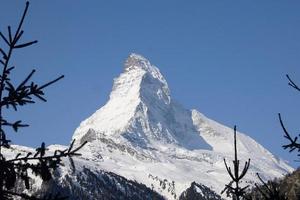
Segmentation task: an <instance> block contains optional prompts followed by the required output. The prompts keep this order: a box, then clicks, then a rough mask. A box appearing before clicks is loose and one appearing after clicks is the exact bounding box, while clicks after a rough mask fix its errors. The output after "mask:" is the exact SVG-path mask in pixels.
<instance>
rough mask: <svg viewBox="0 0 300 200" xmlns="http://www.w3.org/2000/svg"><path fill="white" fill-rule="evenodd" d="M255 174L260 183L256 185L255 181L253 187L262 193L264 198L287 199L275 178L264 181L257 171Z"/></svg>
mask: <svg viewBox="0 0 300 200" xmlns="http://www.w3.org/2000/svg"><path fill="white" fill-rule="evenodd" d="M256 175H257V177H258V179H259V180H260V182H261V183H262V184H261V185H258V184H257V183H255V187H256V189H257V191H258V192H259V193H260V194H261V195H262V197H263V199H264V200H287V199H288V198H287V196H286V195H285V193H283V192H282V191H281V190H280V184H279V183H278V182H276V181H275V180H273V181H268V182H265V181H264V180H263V179H262V178H261V177H260V175H259V174H258V173H257V174H256Z"/></svg>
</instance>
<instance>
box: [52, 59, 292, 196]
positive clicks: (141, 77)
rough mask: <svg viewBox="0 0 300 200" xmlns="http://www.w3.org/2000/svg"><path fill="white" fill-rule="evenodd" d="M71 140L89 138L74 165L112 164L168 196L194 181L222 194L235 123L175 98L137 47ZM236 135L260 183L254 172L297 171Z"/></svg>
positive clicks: (253, 179) (253, 178)
mask: <svg viewBox="0 0 300 200" xmlns="http://www.w3.org/2000/svg"><path fill="white" fill-rule="evenodd" d="M72 139H76V141H77V144H76V145H78V144H80V143H82V142H83V141H88V142H89V143H88V144H87V145H86V146H84V148H83V149H81V150H80V153H82V156H81V157H80V158H76V159H74V161H75V163H76V168H77V170H80V169H81V168H82V167H83V166H88V167H89V168H90V169H92V170H95V171H97V170H106V171H111V172H114V173H116V174H119V175H121V176H124V177H125V178H127V179H130V180H136V181H137V182H140V183H144V184H146V185H147V186H148V187H149V188H153V189H154V190H155V191H157V192H159V193H160V194H162V195H164V196H165V197H166V198H167V199H176V198H177V197H179V195H180V194H181V193H182V192H183V191H184V190H185V189H186V188H188V187H189V186H190V185H191V183H192V182H193V181H195V182H197V183H201V184H203V185H205V186H207V187H210V188H212V189H213V190H215V192H216V193H218V194H219V193H220V192H221V190H223V188H224V185H225V184H228V183H229V181H230V177H229V175H228V174H227V172H226V169H225V166H224V163H223V159H224V158H226V160H227V162H228V163H229V164H230V165H231V164H232V162H231V161H232V159H233V130H232V129H231V128H229V127H226V126H224V125H222V124H219V123H218V122H215V121H213V120H211V119H209V118H207V117H206V116H205V115H203V114H201V113H200V112H198V111H196V110H188V109H186V108H184V107H183V106H182V105H180V104H179V103H177V102H176V101H174V100H173V99H172V98H171V96H170V90H169V87H168V84H167V81H166V80H165V78H164V77H163V75H162V74H161V73H160V71H159V69H158V68H157V67H155V66H153V65H152V64H151V63H150V62H149V61H148V60H147V59H146V58H144V57H143V56H140V55H138V54H131V55H130V56H129V57H128V59H127V60H126V62H125V67H124V72H123V73H121V74H120V76H119V77H118V78H116V79H114V83H113V88H112V92H111V94H110V98H109V100H108V102H107V103H106V104H105V105H104V106H103V107H102V108H100V109H99V110H97V111H96V112H95V113H94V114H92V116H91V117H89V118H88V119H86V120H84V121H83V122H82V123H81V124H80V126H79V127H78V128H77V129H76V130H75V133H74V135H73V138H72ZM237 140H238V141H237V145H238V150H239V158H241V161H242V162H243V161H246V160H247V159H248V158H250V159H251V164H250V169H249V172H248V174H247V175H246V176H245V181H247V182H251V183H254V182H258V179H257V177H256V175H255V174H256V173H260V174H261V175H262V177H265V179H271V178H274V177H281V176H282V175H283V174H286V173H288V172H291V171H292V170H293V168H292V167H290V166H289V165H287V164H286V163H285V162H284V161H283V160H281V159H278V158H276V157H275V156H274V155H272V154H271V153H270V152H269V151H268V150H266V149H265V148H264V147H263V146H261V145H260V144H258V143H257V142H256V141H255V140H253V139H252V138H250V137H249V136H247V135H245V134H243V133H238V134H237ZM63 147H64V146H59V145H52V146H50V147H48V148H49V149H50V150H54V149H56V148H63ZM66 162H67V161H66ZM241 165H243V164H241ZM67 166H68V164H66V168H65V169H63V170H62V171H63V172H64V173H69V171H68V170H67ZM77 166H78V167H77ZM175 194H176V196H175Z"/></svg>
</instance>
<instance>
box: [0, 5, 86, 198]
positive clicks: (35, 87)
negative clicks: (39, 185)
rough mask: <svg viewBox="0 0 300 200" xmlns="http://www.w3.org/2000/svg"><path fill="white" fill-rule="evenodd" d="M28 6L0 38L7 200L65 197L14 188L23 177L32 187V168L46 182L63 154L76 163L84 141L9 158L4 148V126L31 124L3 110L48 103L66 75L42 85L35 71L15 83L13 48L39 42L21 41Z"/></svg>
mask: <svg viewBox="0 0 300 200" xmlns="http://www.w3.org/2000/svg"><path fill="white" fill-rule="evenodd" d="M28 7H29V2H26V6H25V10H24V12H23V15H22V17H21V20H20V22H19V24H18V26H17V29H16V31H15V33H14V34H13V32H12V28H11V27H10V26H8V28H7V29H8V33H7V34H6V36H5V34H3V33H2V32H0V37H1V38H2V39H3V41H4V43H5V44H6V45H7V51H5V50H4V48H0V54H2V58H1V59H0V65H2V73H1V74H0V199H1V200H8V199H15V198H16V197H18V198H21V199H30V200H37V199H48V200H50V199H66V197H62V196H60V195H59V194H53V195H48V196H46V197H42V198H38V197H32V196H30V195H28V194H25V193H18V192H15V191H13V190H12V189H13V188H14V187H15V186H16V184H17V180H21V182H22V183H24V185H25V188H26V189H30V184H29V179H30V177H29V176H28V172H29V171H31V172H32V173H33V174H35V175H36V176H39V177H41V178H42V180H43V181H48V180H50V179H51V178H52V175H51V172H52V170H55V169H56V168H57V167H59V165H60V164H61V159H62V157H69V158H70V160H71V162H72V163H73V161H72V157H73V156H78V155H80V154H79V153H77V151H78V150H79V149H80V148H81V147H82V146H83V145H84V144H85V143H83V144H82V145H80V146H79V147H77V148H75V147H74V146H73V144H74V141H73V142H72V143H71V145H70V146H69V148H67V149H65V150H63V151H61V150H56V151H55V152H54V153H53V154H51V155H49V154H47V153H46V151H47V149H46V147H45V143H42V144H41V146H40V147H39V148H37V149H36V153H28V154H27V155H21V154H20V153H19V154H17V155H16V156H15V157H14V158H12V159H7V158H6V157H5V155H4V154H3V151H2V148H11V147H10V142H11V141H10V140H9V139H7V134H6V131H5V130H4V127H11V128H12V129H13V130H14V131H15V132H17V131H18V130H19V128H23V127H27V126H28V125H27V124H24V123H22V121H21V120H17V121H14V122H11V121H10V120H8V119H7V118H6V117H5V116H4V115H3V110H4V109H14V110H15V111H17V110H18V108H19V107H22V106H24V105H28V104H33V103H35V101H36V100H35V99H34V97H35V98H37V99H39V100H41V101H44V102H45V101H46V99H45V97H44V89H45V88H46V87H48V86H50V85H52V84H53V83H55V82H57V81H58V80H60V79H62V78H63V77H64V76H60V77H58V78H56V79H54V80H53V81H50V82H48V83H45V84H42V85H39V84H36V83H35V82H33V81H31V78H32V76H33V74H34V73H35V70H32V71H31V72H30V73H29V74H28V75H27V76H26V77H25V79H24V80H23V81H22V82H21V83H20V84H14V83H13V82H12V80H11V73H12V71H13V70H14V69H15V67H14V66H12V65H11V63H10V61H11V57H12V55H13V52H14V50H19V49H22V48H25V47H28V46H31V45H33V44H35V43H37V41H36V40H35V41H31V42H25V43H20V40H21V38H22V36H23V33H24V31H23V30H22V25H23V22H24V20H25V17H26V14H27V11H28Z"/></svg>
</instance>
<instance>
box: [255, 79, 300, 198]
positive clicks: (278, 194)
mask: <svg viewBox="0 0 300 200" xmlns="http://www.w3.org/2000/svg"><path fill="white" fill-rule="evenodd" d="M286 77H287V79H288V81H289V82H288V85H289V86H291V87H292V88H294V89H295V90H297V91H300V87H299V86H298V85H297V84H296V83H295V82H294V81H293V80H292V79H291V78H290V77H289V75H288V74H287V75H286ZM278 118H279V122H280V126H281V128H282V130H283V132H284V137H285V138H286V139H287V140H288V142H289V143H288V144H285V145H282V147H283V148H284V149H288V150H289V152H293V151H295V150H296V151H298V152H300V143H299V142H298V137H297V136H296V137H294V138H293V137H292V136H291V134H290V133H289V132H288V130H287V129H286V127H285V125H284V123H283V120H282V117H281V114H280V113H278ZM299 136H300V135H299ZM298 156H300V153H299V154H298ZM257 176H258V179H259V180H260V182H261V183H262V184H261V185H258V184H255V186H256V190H257V191H258V192H259V193H260V194H261V196H262V198H263V199H265V200H286V199H288V197H287V195H286V192H284V191H282V190H283V189H282V188H283V184H282V183H281V184H279V183H277V182H276V181H274V180H273V181H268V182H267V183H266V182H264V181H263V180H262V178H261V177H260V176H259V174H257Z"/></svg>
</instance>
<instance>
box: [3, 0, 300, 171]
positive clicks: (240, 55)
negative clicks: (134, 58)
mask: <svg viewBox="0 0 300 200" xmlns="http://www.w3.org/2000/svg"><path fill="white" fill-rule="evenodd" d="M30 2H31V6H30V11H29V15H28V18H27V21H26V22H25V27H24V30H25V37H24V39H28V40H30V39H37V40H39V43H38V44H37V45H35V46H32V47H29V48H28V49H26V50H21V51H17V52H16V53H15V54H14V57H13V58H14V61H13V63H14V64H15V65H16V66H17V69H16V70H15V77H14V80H15V81H20V80H21V79H22V77H24V75H25V73H28V72H29V71H30V70H31V69H32V68H35V69H37V73H36V76H35V80H37V81H38V82H43V81H47V80H51V79H53V78H55V77H57V76H59V75H60V74H64V75H65V76H66V77H65V79H64V80H62V81H61V82H60V83H57V84H56V85H53V86H51V87H50V88H48V90H47V91H46V94H47V97H48V102H47V103H41V102H39V103H37V104H36V105H31V106H26V107H24V108H23V109H22V110H21V111H20V112H18V113H15V112H8V113H7V114H8V116H9V117H10V118H11V119H22V120H24V121H25V122H26V123H29V124H30V125H31V126H30V127H29V128H26V129H23V130H22V131H20V132H19V133H11V134H10V135H9V136H10V138H11V139H12V140H13V141H14V142H15V143H17V144H22V145H29V146H37V145H39V144H40V143H41V142H42V141H45V142H46V143H47V144H52V143H60V144H68V143H69V141H70V139H71V136H72V134H73V131H74V130H75V128H76V127H77V126H78V125H79V123H80V122H81V121H82V120H84V119H85V118H86V117H88V116H89V115H91V114H92V113H93V112H94V111H95V110H96V109H98V108H100V107H101V106H102V105H103V104H104V103H105V102H106V101H107V99H108V95H109V92H110V90H111V87H112V81H113V78H114V77H116V76H118V74H119V73H121V72H122V69H123V62H124V60H125V59H126V57H127V56H128V55H129V54H130V53H131V52H136V53H139V54H142V55H144V56H145V57H146V58H148V59H149V60H150V61H151V62H152V63H153V64H155V65H156V66H158V67H159V68H160V70H161V72H162V73H163V74H164V75H165V78H166V79H167V81H168V83H169V86H170V89H171V93H172V96H173V98H174V99H176V100H177V101H179V102H180V103H182V104H183V105H185V106H186V107H187V108H196V109H197V110H199V111H200V112H202V113H204V114H205V115H207V116H208V117H210V118H212V119H214V120H216V121H218V122H221V123H223V124H225V125H227V126H230V127H233V126H234V125H235V124H236V125H237V126H238V129H239V130H240V131H241V132H244V133H247V134H248V135H250V136H251V137H253V138H254V139H255V140H257V141H258V142H259V143H261V144H262V145H263V146H265V147H266V148H267V149H269V150H270V151H271V152H273V153H274V154H276V155H279V156H281V157H282V158H284V159H286V160H288V161H290V162H292V163H291V164H292V165H293V166H297V165H296V164H295V163H294V162H293V160H294V159H296V155H295V154H289V153H287V152H285V151H284V150H283V149H282V148H281V145H282V144H284V142H285V140H284V138H283V136H282V135H283V133H282V130H281V128H280V125H279V122H278V119H277V113H278V112H281V113H282V115H283V117H284V120H285V121H286V125H287V127H288V128H289V129H290V130H291V132H294V133H297V131H298V133H299V128H300V126H299V119H300V112H299V108H300V93H297V92H296V91H295V90H293V89H292V88H290V87H288V85H287V80H286V78H285V74H287V73H288V74H290V76H291V77H293V78H294V80H295V81H296V82H297V81H298V82H299V84H300V26H299V24H300V12H299V10H300V2H299V1H247V2H246V1H198V0H197V1H196V0H194V1H192V0H191V1H179V0H178V1H175V0H164V1H158V0H153V1H137V0H127V1H116V0H111V1H102V0H101V1H99V0H93V1H92V0H90V1H71V0H65V1H61V0H51V1H38V0H34V1H30ZM24 5H25V1H19V0H18V1H17V0H4V1H2V2H1V6H0V30H2V31H6V26H7V25H9V24H12V25H16V22H17V21H18V19H19V17H20V15H21V12H22V10H23V7H24ZM14 27H15V26H14ZM0 44H1V46H2V45H3V43H0Z"/></svg>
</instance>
